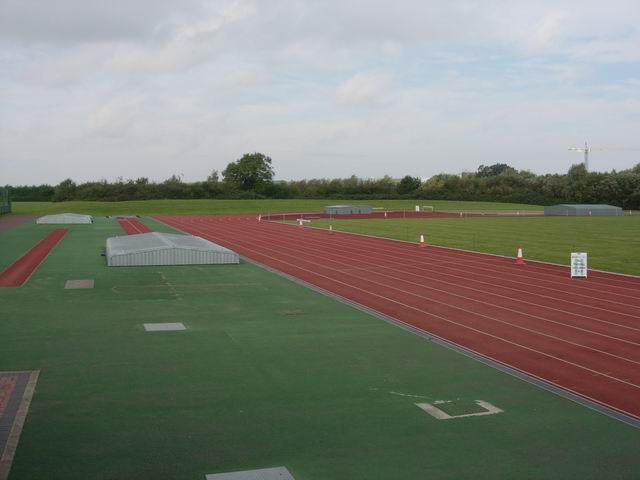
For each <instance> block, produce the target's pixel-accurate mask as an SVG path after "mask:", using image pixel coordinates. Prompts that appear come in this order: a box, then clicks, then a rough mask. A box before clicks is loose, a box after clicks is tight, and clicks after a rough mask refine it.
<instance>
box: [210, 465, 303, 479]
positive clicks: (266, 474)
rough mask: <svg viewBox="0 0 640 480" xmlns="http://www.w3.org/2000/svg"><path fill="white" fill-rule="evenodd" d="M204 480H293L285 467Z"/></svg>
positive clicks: (222, 474) (228, 474) (232, 473)
mask: <svg viewBox="0 0 640 480" xmlns="http://www.w3.org/2000/svg"><path fill="white" fill-rule="evenodd" d="M205 478H206V480H295V479H294V478H293V475H291V473H289V470H287V468H286V467H276V468H263V469H260V470H245V471H242V472H229V473H216V474H209V475H205Z"/></svg>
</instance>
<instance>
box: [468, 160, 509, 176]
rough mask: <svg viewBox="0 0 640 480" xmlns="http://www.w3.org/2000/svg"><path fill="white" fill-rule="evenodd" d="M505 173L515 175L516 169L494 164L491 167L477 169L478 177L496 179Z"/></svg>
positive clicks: (482, 166) (502, 164) (481, 166)
mask: <svg viewBox="0 0 640 480" xmlns="http://www.w3.org/2000/svg"><path fill="white" fill-rule="evenodd" d="M506 173H516V169H515V168H513V167H510V166H509V165H507V164H506V163H495V164H493V165H486V166H485V165H480V166H479V167H478V173H477V174H476V175H477V176H478V177H497V176H498V175H503V174H506Z"/></svg>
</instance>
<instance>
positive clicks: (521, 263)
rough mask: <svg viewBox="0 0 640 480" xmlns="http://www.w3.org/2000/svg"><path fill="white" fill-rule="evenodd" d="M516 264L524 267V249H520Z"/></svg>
mask: <svg viewBox="0 0 640 480" xmlns="http://www.w3.org/2000/svg"><path fill="white" fill-rule="evenodd" d="M516 264H517V265H524V257H523V256H522V247H518V255H517V256H516Z"/></svg>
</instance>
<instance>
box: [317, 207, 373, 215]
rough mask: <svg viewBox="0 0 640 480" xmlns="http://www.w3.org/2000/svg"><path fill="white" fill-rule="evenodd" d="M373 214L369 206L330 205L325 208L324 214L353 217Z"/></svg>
mask: <svg viewBox="0 0 640 480" xmlns="http://www.w3.org/2000/svg"><path fill="white" fill-rule="evenodd" d="M371 212H373V209H372V208H371V207H370V206H368V205H329V206H327V207H324V213H326V214H328V215H352V214H363V213H364V214H367V213H371Z"/></svg>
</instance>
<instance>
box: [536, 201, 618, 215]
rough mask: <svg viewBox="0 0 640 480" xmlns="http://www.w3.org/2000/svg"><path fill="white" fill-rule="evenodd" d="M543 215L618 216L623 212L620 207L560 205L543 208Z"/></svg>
mask: <svg viewBox="0 0 640 480" xmlns="http://www.w3.org/2000/svg"><path fill="white" fill-rule="evenodd" d="M544 214H545V215H565V216H619V215H623V214H624V212H623V211H622V209H621V208H620V207H616V206H614V205H603V204H593V205H591V204H588V203H586V204H573V203H562V204H559V205H552V206H549V207H544Z"/></svg>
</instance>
